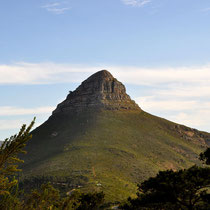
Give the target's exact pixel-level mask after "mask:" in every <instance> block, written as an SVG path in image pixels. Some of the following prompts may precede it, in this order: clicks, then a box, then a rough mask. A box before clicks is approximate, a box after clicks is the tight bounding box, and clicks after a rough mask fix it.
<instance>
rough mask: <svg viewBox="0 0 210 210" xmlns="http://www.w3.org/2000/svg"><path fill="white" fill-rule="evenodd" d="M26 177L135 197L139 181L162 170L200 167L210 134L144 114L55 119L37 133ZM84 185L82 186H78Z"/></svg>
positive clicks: (108, 112)
mask: <svg viewBox="0 0 210 210" xmlns="http://www.w3.org/2000/svg"><path fill="white" fill-rule="evenodd" d="M32 134H33V138H32V140H30V142H29V143H28V146H27V148H26V149H27V151H28V154H27V155H25V156H23V158H24V159H25V164H24V165H23V176H24V177H30V176H36V175H39V176H40V175H44V176H55V177H58V178H60V179H62V178H66V177H68V178H71V179H72V180H73V182H72V183H74V184H72V185H71V186H70V187H69V188H68V190H67V191H70V190H71V189H74V188H78V187H80V188H81V190H82V191H90V190H91V191H92V190H95V191H101V190H102V191H104V193H105V194H106V199H107V201H119V200H123V199H126V198H127V197H128V196H130V195H133V196H134V195H135V191H136V183H138V182H140V181H143V180H144V179H146V178H148V177H150V176H153V175H155V174H156V173H157V172H158V171H159V170H165V169H170V168H172V169H180V168H187V167H189V166H191V165H193V164H195V163H196V164H200V161H199V160H198V154H199V153H200V152H201V151H203V150H204V148H205V147H206V145H207V144H209V142H210V134H208V133H204V132H199V131H197V130H194V129H191V128H187V127H185V126H182V125H177V124H175V123H172V122H170V121H167V120H165V119H162V118H159V117H155V116H152V115H150V114H148V113H146V112H144V111H141V110H103V109H101V110H98V111H93V110H92V111H90V110H89V111H83V112H80V113H73V112H70V113H69V114H68V115H67V114H63V115H62V114H60V115H54V116H52V117H50V118H49V120H48V121H46V122H45V123H44V124H42V125H41V126H40V127H38V128H37V129H35V130H34V131H33V132H32ZM79 185H80V186H79Z"/></svg>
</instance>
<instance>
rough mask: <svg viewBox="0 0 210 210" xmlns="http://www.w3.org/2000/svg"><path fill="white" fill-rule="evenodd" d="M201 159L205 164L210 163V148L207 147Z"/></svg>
mask: <svg viewBox="0 0 210 210" xmlns="http://www.w3.org/2000/svg"><path fill="white" fill-rule="evenodd" d="M200 160H202V161H204V163H205V164H207V165H210V148H207V149H206V151H205V152H203V153H201V154H200Z"/></svg>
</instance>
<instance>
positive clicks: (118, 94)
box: [53, 70, 141, 115]
mask: <svg viewBox="0 0 210 210" xmlns="http://www.w3.org/2000/svg"><path fill="white" fill-rule="evenodd" d="M87 109H107V110H123V109H124V110H141V109H140V108H139V106H138V105H137V104H136V103H135V102H134V101H133V100H131V98H130V96H129V95H127V94H126V89H125V86H124V85H123V84H122V83H121V82H119V81H118V80H117V79H115V78H114V77H113V76H112V75H111V74H110V73H109V72H108V71H106V70H102V71H99V72H96V73H95V74H93V75H92V76H90V77H89V78H88V79H87V80H85V81H84V82H82V84H81V85H80V86H79V87H78V88H77V89H76V90H75V91H73V92H71V91H70V93H69V95H68V96H67V98H66V100H64V101H63V102H62V103H60V104H58V106H57V108H56V109H55V111H54V112H53V115H56V114H59V113H63V114H67V113H68V112H71V111H74V112H81V111H83V110H87Z"/></svg>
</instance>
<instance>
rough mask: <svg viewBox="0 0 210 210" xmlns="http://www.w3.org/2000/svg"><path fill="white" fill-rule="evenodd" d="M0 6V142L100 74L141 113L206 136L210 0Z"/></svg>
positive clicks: (45, 0) (28, 0)
mask: <svg viewBox="0 0 210 210" xmlns="http://www.w3.org/2000/svg"><path fill="white" fill-rule="evenodd" d="M0 3H1V6H0V97H1V101H0V139H3V138H5V137H7V136H9V135H11V134H13V132H16V131H17V128H18V127H19V126H20V125H21V123H22V122H27V123H28V122H29V121H30V119H32V117H33V116H34V115H36V116H37V125H38V124H40V123H42V122H43V121H44V120H46V119H47V117H48V116H49V115H50V112H51V110H52V109H53V108H54V107H55V106H56V104H57V103H58V102H60V101H61V100H63V99H64V98H65V96H66V94H67V93H68V91H69V90H73V89H74V88H75V87H76V86H77V85H78V84H79V83H80V82H81V81H82V80H83V79H85V78H86V77H87V76H89V75H91V74H92V73H94V72H95V71H96V70H100V69H108V70H109V71H110V72H111V73H113V75H114V76H115V77H117V78H119V80H121V81H123V82H124V83H125V84H126V86H127V89H128V93H129V94H130V95H131V96H132V98H134V99H135V100H136V101H137V102H138V103H139V105H140V106H141V107H143V109H145V110H146V111H148V112H151V113H153V114H156V115H159V116H161V117H165V118H168V119H170V120H173V121H176V122H179V123H183V124H187V125H189V126H192V127H196V128H199V129H202V130H208V131H210V120H208V118H209V117H208V116H209V114H210V108H209V107H210V85H209V83H210V65H209V64H210V1H209V0H176V1H172V0H100V1H99V0H64V1H62V0H61V1H56V0H53V1H52V0H18V1H14V0H13V1H12V0H0ZM6 125H7V126H6ZM9 125H11V126H10V127H9Z"/></svg>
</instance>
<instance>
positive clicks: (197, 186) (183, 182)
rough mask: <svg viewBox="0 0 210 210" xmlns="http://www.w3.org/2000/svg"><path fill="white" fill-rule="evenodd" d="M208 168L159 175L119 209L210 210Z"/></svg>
mask: <svg viewBox="0 0 210 210" xmlns="http://www.w3.org/2000/svg"><path fill="white" fill-rule="evenodd" d="M209 186H210V168H200V167H197V166H193V167H191V168H189V169H185V170H179V171H176V172H174V171H172V170H167V171H161V172H159V173H158V174H157V176H156V177H153V178H149V179H148V180H146V181H144V182H143V183H141V184H140V185H138V193H137V198H136V199H131V198H129V199H128V202H127V203H126V204H125V205H123V206H122V207H121V208H122V209H132V210H135V209H189V210H191V209H210V203H209V192H208V189H209Z"/></svg>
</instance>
